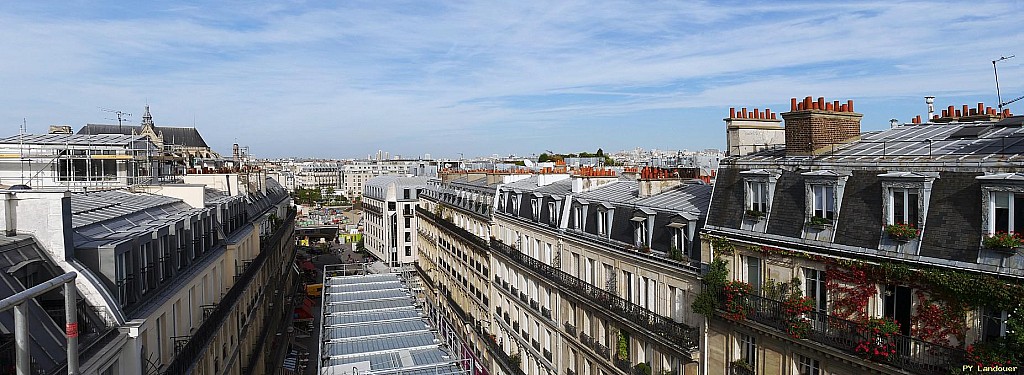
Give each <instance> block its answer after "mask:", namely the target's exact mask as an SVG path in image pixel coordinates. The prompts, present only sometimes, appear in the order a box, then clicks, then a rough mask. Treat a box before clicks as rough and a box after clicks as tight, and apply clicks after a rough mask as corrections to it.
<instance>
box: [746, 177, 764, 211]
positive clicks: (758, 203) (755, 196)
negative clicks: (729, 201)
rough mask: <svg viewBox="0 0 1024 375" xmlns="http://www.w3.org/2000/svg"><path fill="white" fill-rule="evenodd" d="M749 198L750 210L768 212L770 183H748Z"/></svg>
mask: <svg viewBox="0 0 1024 375" xmlns="http://www.w3.org/2000/svg"><path fill="white" fill-rule="evenodd" d="M747 196H748V201H749V203H750V207H748V209H750V210H754V211H758V212H768V183H767V182H764V181H750V182H748V183H747Z"/></svg>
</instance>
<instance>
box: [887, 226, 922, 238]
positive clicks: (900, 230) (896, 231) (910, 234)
mask: <svg viewBox="0 0 1024 375" xmlns="http://www.w3.org/2000/svg"><path fill="white" fill-rule="evenodd" d="M920 233H921V231H920V230H918V229H917V228H914V225H913V224H910V223H896V224H890V225H886V226H885V234H886V235H887V236H889V239H891V240H893V241H896V242H907V241H910V240H912V239H914V238H917V236H918V235H919V234H920Z"/></svg>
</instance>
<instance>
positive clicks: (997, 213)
mask: <svg viewBox="0 0 1024 375" xmlns="http://www.w3.org/2000/svg"><path fill="white" fill-rule="evenodd" d="M990 194H992V199H991V200H990V203H989V204H990V205H991V209H990V210H989V220H988V222H989V227H988V228H986V229H987V230H988V232H989V233H998V232H1014V233H1024V193H1014V192H1009V191H993V192H991V193H990Z"/></svg>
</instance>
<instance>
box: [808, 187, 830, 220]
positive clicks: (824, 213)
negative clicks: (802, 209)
mask: <svg viewBox="0 0 1024 375" xmlns="http://www.w3.org/2000/svg"><path fill="white" fill-rule="evenodd" d="M811 194H812V196H813V199H811V204H812V211H811V213H812V215H813V216H814V217H820V218H824V219H829V220H833V219H835V215H836V187H835V185H829V184H815V185H811Z"/></svg>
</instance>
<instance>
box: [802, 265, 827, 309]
mask: <svg viewBox="0 0 1024 375" xmlns="http://www.w3.org/2000/svg"><path fill="white" fill-rule="evenodd" d="M804 296H806V297H811V298H813V299H814V308H815V309H816V310H818V311H821V312H825V311H826V306H827V296H826V295H825V271H821V270H816V269H813V268H804Z"/></svg>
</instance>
